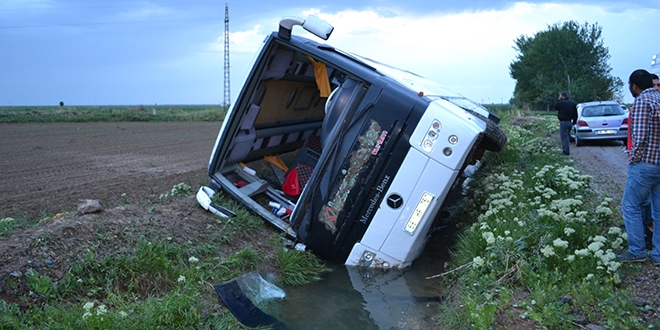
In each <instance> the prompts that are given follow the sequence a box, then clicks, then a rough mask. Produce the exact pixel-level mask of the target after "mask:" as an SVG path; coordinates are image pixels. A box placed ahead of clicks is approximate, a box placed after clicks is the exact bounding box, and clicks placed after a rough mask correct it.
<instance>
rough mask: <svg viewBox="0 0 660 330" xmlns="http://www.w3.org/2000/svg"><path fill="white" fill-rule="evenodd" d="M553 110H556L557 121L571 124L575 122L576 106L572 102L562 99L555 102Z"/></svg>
mask: <svg viewBox="0 0 660 330" xmlns="http://www.w3.org/2000/svg"><path fill="white" fill-rule="evenodd" d="M555 110H557V118H558V119H559V121H572V122H573V124H575V123H576V122H577V106H576V104H575V102H573V101H572V100H570V99H563V100H559V101H557V103H555Z"/></svg>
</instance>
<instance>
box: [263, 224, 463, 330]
mask: <svg viewBox="0 0 660 330" xmlns="http://www.w3.org/2000/svg"><path fill="white" fill-rule="evenodd" d="M452 232H453V230H452ZM448 243H452V242H449V237H448V233H447V231H443V230H440V231H438V232H437V233H436V234H435V235H433V236H431V238H430V239H429V241H428V243H427V245H426V248H425V250H424V252H423V254H422V255H421V256H420V257H419V258H418V259H417V260H416V261H415V262H414V263H413V264H412V266H411V267H408V268H406V269H404V270H390V271H382V270H373V269H361V268H355V267H344V266H336V267H334V268H333V270H332V271H331V272H329V273H327V274H325V276H324V277H323V279H322V280H320V281H316V282H313V283H310V284H308V285H303V286H298V287H288V288H286V295H287V296H286V298H285V299H283V300H281V301H280V302H279V303H278V304H277V305H278V308H276V311H275V313H273V314H274V316H275V317H277V319H278V320H280V321H281V322H282V323H283V324H284V325H285V326H286V328H287V329H291V330H298V329H300V330H302V329H305V330H312V329H365V330H367V329H388V330H389V329H432V328H434V326H435V324H434V322H433V320H432V318H433V317H434V316H435V315H436V314H438V304H440V303H441V300H442V296H443V295H445V294H446V292H445V291H446V289H445V288H443V287H442V286H441V281H440V279H426V277H429V276H432V275H436V274H439V273H442V272H443V271H444V263H445V262H446V261H448V260H449V255H448V248H449V246H448V245H449V244H448Z"/></svg>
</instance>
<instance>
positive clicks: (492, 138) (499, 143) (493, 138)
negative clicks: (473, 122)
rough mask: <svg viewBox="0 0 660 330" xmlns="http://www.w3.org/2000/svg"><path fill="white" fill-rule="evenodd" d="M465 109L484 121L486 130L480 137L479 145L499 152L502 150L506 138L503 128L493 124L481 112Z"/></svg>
mask: <svg viewBox="0 0 660 330" xmlns="http://www.w3.org/2000/svg"><path fill="white" fill-rule="evenodd" d="M466 111H467V112H469V113H470V114H472V115H474V116H476V117H478V118H479V119H481V120H483V122H484V123H486V130H485V131H484V138H483V139H481V143H480V144H481V145H480V147H481V148H483V149H486V150H488V151H492V152H499V151H500V150H502V148H503V147H504V145H505V144H506V140H507V136H506V133H505V132H504V130H503V129H502V128H501V127H499V126H498V125H497V124H495V122H493V121H492V120H490V119H488V118H486V117H484V116H482V115H481V114H479V113H477V112H475V111H472V110H466Z"/></svg>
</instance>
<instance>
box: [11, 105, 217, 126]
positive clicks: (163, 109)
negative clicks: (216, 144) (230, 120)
mask: <svg viewBox="0 0 660 330" xmlns="http://www.w3.org/2000/svg"><path fill="white" fill-rule="evenodd" d="M226 112H227V107H225V106H220V105H153V106H145V105H138V106H11V107H0V123H35V122H37V123H52V122H98V121H220V120H223V119H224V118H225V114H226Z"/></svg>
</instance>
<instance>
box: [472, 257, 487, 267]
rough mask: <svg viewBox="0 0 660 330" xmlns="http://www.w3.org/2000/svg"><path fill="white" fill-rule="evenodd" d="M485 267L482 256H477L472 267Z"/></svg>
mask: <svg viewBox="0 0 660 330" xmlns="http://www.w3.org/2000/svg"><path fill="white" fill-rule="evenodd" d="M483 265H484V259H483V258H482V257H480V256H476V257H474V258H473V259H472V266H473V267H475V268H476V267H481V266H483Z"/></svg>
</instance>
